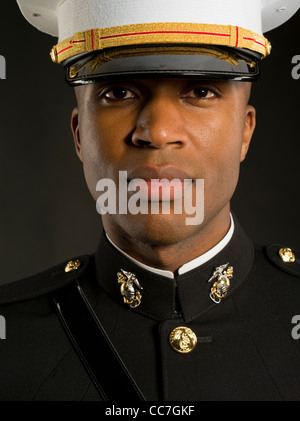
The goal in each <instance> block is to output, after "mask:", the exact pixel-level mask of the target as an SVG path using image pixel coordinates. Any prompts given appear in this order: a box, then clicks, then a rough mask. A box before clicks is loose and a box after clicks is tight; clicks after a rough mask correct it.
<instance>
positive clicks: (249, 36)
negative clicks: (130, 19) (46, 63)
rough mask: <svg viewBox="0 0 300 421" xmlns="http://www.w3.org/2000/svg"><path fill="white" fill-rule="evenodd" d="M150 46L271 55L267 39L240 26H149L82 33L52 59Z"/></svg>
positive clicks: (61, 46) (55, 50)
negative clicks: (241, 50)
mask: <svg viewBox="0 0 300 421" xmlns="http://www.w3.org/2000/svg"><path fill="white" fill-rule="evenodd" d="M146 44H148V45H149V44H151V45H155V44H158V45H159V44H190V45H191V44H197V45H200V44H206V45H216V46H225V47H236V48H246V49H249V50H252V51H255V52H257V53H260V54H262V56H263V57H266V56H267V55H269V54H270V52H271V44H270V42H269V41H268V40H267V39H266V38H265V37H264V36H262V35H259V34H256V33H254V32H252V31H249V30H247V29H243V28H240V27H238V26H230V25H228V26H224V25H208V24H197V23H191V24H190V23H148V24H137V25H125V26H117V27H114V28H104V29H92V30H89V31H85V32H78V33H77V34H75V35H74V36H73V37H71V38H69V39H67V40H65V41H63V42H61V43H59V44H57V45H56V46H55V47H53V49H52V51H51V58H52V60H53V61H54V62H56V63H61V62H63V61H64V60H66V59H69V58H71V57H74V56H76V55H78V54H82V53H85V52H92V51H98V50H103V49H107V48H114V47H123V46H130V45H146ZM158 54H159V53H158Z"/></svg>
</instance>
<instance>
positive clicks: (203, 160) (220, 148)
mask: <svg viewBox="0 0 300 421" xmlns="http://www.w3.org/2000/svg"><path fill="white" fill-rule="evenodd" d="M205 117H206V118H204V119H203V121H202V123H200V124H198V128H196V125H195V126H194V127H195V129H194V130H193V136H194V139H195V138H196V139H197V141H196V142H197V145H196V148H195V149H197V156H198V162H199V166H202V167H203V168H204V171H203V173H204V178H205V185H206V196H207V197H213V199H214V200H216V197H220V198H221V197H225V198H226V199H228V198H229V197H231V196H232V194H233V192H234V190H235V188H236V185H237V182H238V177H239V169H240V154H241V148H242V143H243V133H244V125H245V122H244V120H243V118H242V116H241V113H238V112H237V110H234V109H230V108H229V109H227V110H226V112H224V111H222V110H220V112H214V113H211V114H210V115H206V116H205Z"/></svg>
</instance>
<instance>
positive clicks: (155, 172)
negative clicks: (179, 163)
mask: <svg viewBox="0 0 300 421" xmlns="http://www.w3.org/2000/svg"><path fill="white" fill-rule="evenodd" d="M137 178H141V179H142V180H145V181H147V182H150V181H151V180H157V179H158V180H163V179H166V180H169V181H171V180H175V179H179V180H181V181H184V180H194V177H193V176H192V175H190V174H188V173H187V172H185V171H183V170H182V169H180V168H177V167H175V166H173V165H168V166H163V167H152V166H148V165H147V166H141V167H138V168H136V169H134V170H132V171H130V172H129V173H128V181H131V180H134V179H137Z"/></svg>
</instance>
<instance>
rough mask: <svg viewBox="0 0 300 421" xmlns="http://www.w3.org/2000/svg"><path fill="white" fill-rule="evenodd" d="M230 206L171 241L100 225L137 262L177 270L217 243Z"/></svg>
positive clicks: (226, 227) (226, 225)
mask: <svg viewBox="0 0 300 421" xmlns="http://www.w3.org/2000/svg"><path fill="white" fill-rule="evenodd" d="M230 224H231V221H230V209H229V208H226V209H224V211H223V212H222V213H220V214H219V215H217V216H216V217H215V218H213V219H211V220H210V221H205V222H204V223H203V224H202V225H201V226H199V227H197V229H195V230H194V232H193V233H192V234H191V235H188V236H186V237H184V238H180V239H179V240H178V241H177V242H174V240H173V241H172V242H170V244H163V245H161V244H159V245H157V244H153V242H151V241H145V239H144V238H143V240H142V241H141V240H139V239H138V238H136V237H133V236H131V235H128V234H127V233H126V231H125V230H123V229H122V228H121V227H120V226H117V225H113V224H109V223H107V221H106V220H105V219H103V226H104V230H105V232H106V234H107V235H108V236H109V238H110V239H111V241H112V242H113V243H114V244H115V245H116V246H118V247H119V248H120V249H121V250H123V251H124V252H125V253H127V254H128V255H129V256H131V257H132V258H133V259H136V260H138V261H139V262H141V263H143V264H145V265H148V266H151V267H153V268H158V269H163V270H167V271H171V272H173V273H176V272H177V271H178V269H179V268H180V267H181V266H183V265H184V264H185V263H187V262H190V261H191V260H193V259H195V258H197V257H199V256H201V255H203V254H204V253H206V252H207V251H209V250H211V249H212V248H213V247H214V246H216V245H217V244H218V243H219V242H220V241H221V240H222V239H223V238H224V237H225V236H226V234H227V233H228V231H229V229H230Z"/></svg>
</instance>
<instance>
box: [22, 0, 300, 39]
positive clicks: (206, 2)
mask: <svg viewBox="0 0 300 421" xmlns="http://www.w3.org/2000/svg"><path fill="white" fill-rule="evenodd" d="M17 3H18V4H19V7H20V9H21V11H22V13H23V15H24V17H25V18H26V19H27V20H28V21H29V22H30V23H31V24H32V25H33V26H35V27H36V28H37V29H39V30H40V31H42V32H46V33H47V34H50V35H53V36H55V37H58V38H59V42H61V41H64V40H65V39H67V38H70V37H72V36H73V35H75V33H77V32H83V31H86V30H91V29H95V28H109V27H115V26H122V25H133V24H143V23H153V22H186V23H201V24H216V25H232V26H238V27H242V28H245V29H249V30H251V31H253V32H255V33H257V34H263V33H265V32H268V31H270V30H272V29H274V28H276V27H278V26H280V25H282V24H283V23H284V22H286V21H287V20H289V19H290V18H291V17H292V16H293V15H294V14H295V13H296V12H297V10H298V9H299V8H300V0H184V1H182V0H151V1H150V0H17Z"/></svg>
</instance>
